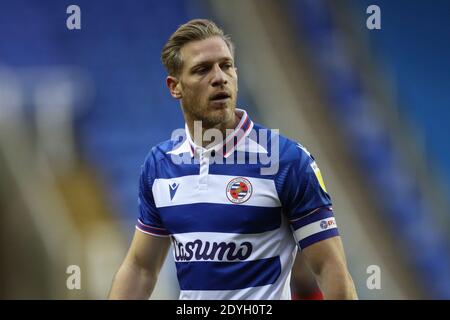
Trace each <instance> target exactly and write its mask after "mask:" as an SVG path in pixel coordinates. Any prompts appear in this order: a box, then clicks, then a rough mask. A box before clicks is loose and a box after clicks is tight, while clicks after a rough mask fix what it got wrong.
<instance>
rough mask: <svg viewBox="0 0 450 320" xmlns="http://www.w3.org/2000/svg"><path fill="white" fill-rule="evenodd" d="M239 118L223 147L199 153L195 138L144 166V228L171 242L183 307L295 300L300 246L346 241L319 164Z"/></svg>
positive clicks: (157, 151)
mask: <svg viewBox="0 0 450 320" xmlns="http://www.w3.org/2000/svg"><path fill="white" fill-rule="evenodd" d="M236 113H237V114H238V116H239V117H240V118H241V121H240V123H239V125H238V126H237V128H236V129H235V131H234V132H233V134H232V135H230V136H229V137H228V138H227V140H226V141H225V142H224V143H223V144H221V145H217V146H216V147H214V148H212V149H208V150H207V149H205V148H202V147H198V146H196V145H195V144H194V143H193V141H192V139H191V137H190V136H189V132H188V130H185V137H184V138H183V139H180V140H176V141H175V140H169V141H166V142H163V143H161V144H159V145H157V146H155V147H154V148H153V149H152V150H151V152H150V153H149V154H148V156H147V158H146V160H145V163H144V165H143V166H142V171H141V177H140V188H139V209H140V217H139V219H138V223H137V225H136V228H137V229H138V230H140V231H142V232H144V233H147V234H150V235H153V236H161V237H170V238H171V240H172V245H173V249H174V250H173V252H174V259H175V264H176V269H177V276H178V281H179V285H180V290H181V291H180V299H201V300H206V299H216V300H223V299H226V300H230V299H255V300H258V299H290V298H291V293H290V276H291V269H292V266H293V263H294V259H295V255H296V252H297V247H299V248H300V249H304V248H306V247H307V246H309V245H311V244H313V243H316V242H318V241H321V240H324V239H327V238H330V237H334V236H337V235H338V230H337V227H336V223H335V219H334V216H333V212H332V208H331V199H330V197H329V195H328V194H327V192H326V189H325V185H324V184H323V181H322V177H321V175H320V171H319V168H318V167H317V165H316V163H315V161H314V158H313V157H312V156H311V155H310V154H309V153H308V151H306V149H304V148H303V147H302V146H301V145H300V144H298V143H296V142H294V141H292V140H289V139H287V138H285V137H283V136H281V135H278V134H274V133H273V131H271V130H268V129H266V128H264V127H262V126H259V125H257V124H254V123H253V122H252V121H251V120H250V118H249V117H248V115H247V114H246V112H245V111H244V110H240V109H237V110H236ZM255 132H256V135H255V134H254V133H255ZM252 133H253V134H252ZM264 135H265V138H263V136H264ZM275 139H276V142H277V143H278V145H275V144H274V142H275ZM263 142H264V143H263ZM266 142H267V143H266ZM255 156H256V157H255ZM177 157H178V158H177ZM252 157H253V158H252ZM181 158H183V159H184V161H182V162H181V163H180V161H174V159H178V160H179V159H181ZM271 158H272V159H271ZM186 159H187V160H188V161H186ZM239 159H240V160H242V159H244V160H245V161H243V162H244V163H242V161H241V162H238V160H239ZM251 159H256V161H253V162H252V161H250V160H251ZM268 159H271V161H268ZM227 160H228V162H227ZM231 160H234V162H233V161H231ZM231 162H233V163H231ZM269 162H270V163H269ZM274 164H276V166H277V170H276V172H271V173H270V174H267V173H264V174H263V173H262V170H261V169H262V168H267V167H269V166H271V165H272V166H273V165H274Z"/></svg>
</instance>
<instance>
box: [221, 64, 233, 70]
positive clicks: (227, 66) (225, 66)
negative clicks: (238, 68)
mask: <svg viewBox="0 0 450 320" xmlns="http://www.w3.org/2000/svg"><path fill="white" fill-rule="evenodd" d="M232 67H233V65H232V64H231V63H225V64H224V65H223V68H224V69H226V70H227V69H230V68H232Z"/></svg>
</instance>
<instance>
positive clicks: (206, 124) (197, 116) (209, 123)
mask: <svg viewBox="0 0 450 320" xmlns="http://www.w3.org/2000/svg"><path fill="white" fill-rule="evenodd" d="M231 103H232V105H234V103H235V101H234V99H233V100H232V101H231ZM200 104H201V103H200V102H199V101H197V99H189V98H188V99H185V100H184V103H183V102H182V104H181V105H182V108H183V111H184V113H187V114H189V116H190V117H191V118H192V119H194V120H196V121H201V122H202V127H203V128H204V129H209V128H217V127H219V126H220V125H221V124H224V123H226V122H228V121H232V119H233V116H234V112H233V114H231V115H230V114H229V110H230V109H224V110H223V111H222V112H213V113H207V112H206V110H207V106H206V107H204V108H199V107H198V106H200ZM232 109H233V108H232ZM230 117H231V119H229V118H230Z"/></svg>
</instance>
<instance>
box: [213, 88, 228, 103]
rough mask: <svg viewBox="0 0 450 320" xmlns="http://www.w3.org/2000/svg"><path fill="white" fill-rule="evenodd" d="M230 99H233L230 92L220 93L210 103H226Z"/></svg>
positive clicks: (214, 95)
mask: <svg viewBox="0 0 450 320" xmlns="http://www.w3.org/2000/svg"><path fill="white" fill-rule="evenodd" d="M229 98H231V95H230V94H229V93H228V92H225V91H221V92H218V93H215V94H213V95H212V96H211V97H210V98H209V100H210V101H214V102H225V101H227V100H228V99H229Z"/></svg>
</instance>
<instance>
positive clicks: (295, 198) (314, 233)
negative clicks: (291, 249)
mask: <svg viewBox="0 0 450 320" xmlns="http://www.w3.org/2000/svg"><path fill="white" fill-rule="evenodd" d="M296 152H297V155H296V156H295V157H294V160H293V161H292V162H290V164H289V165H288V167H287V168H286V169H285V173H284V179H283V184H282V191H281V201H282V205H283V209H284V211H285V213H286V214H287V217H288V219H289V221H290V225H291V228H292V231H293V234H294V237H295V239H296V241H297V244H298V245H299V247H300V249H302V250H303V249H304V248H306V247H308V246H310V245H312V244H314V243H316V242H319V241H322V240H325V239H328V238H331V237H334V236H338V235H339V232H338V229H337V226H336V221H335V218H334V214H333V209H332V203H331V198H330V196H329V195H328V193H327V191H326V188H325V184H324V182H323V179H322V175H321V172H320V169H319V167H318V165H317V163H316V161H315V160H314V158H313V157H312V156H311V154H309V152H308V151H307V150H306V149H304V148H303V147H302V146H301V145H298V146H297V150H296Z"/></svg>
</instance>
